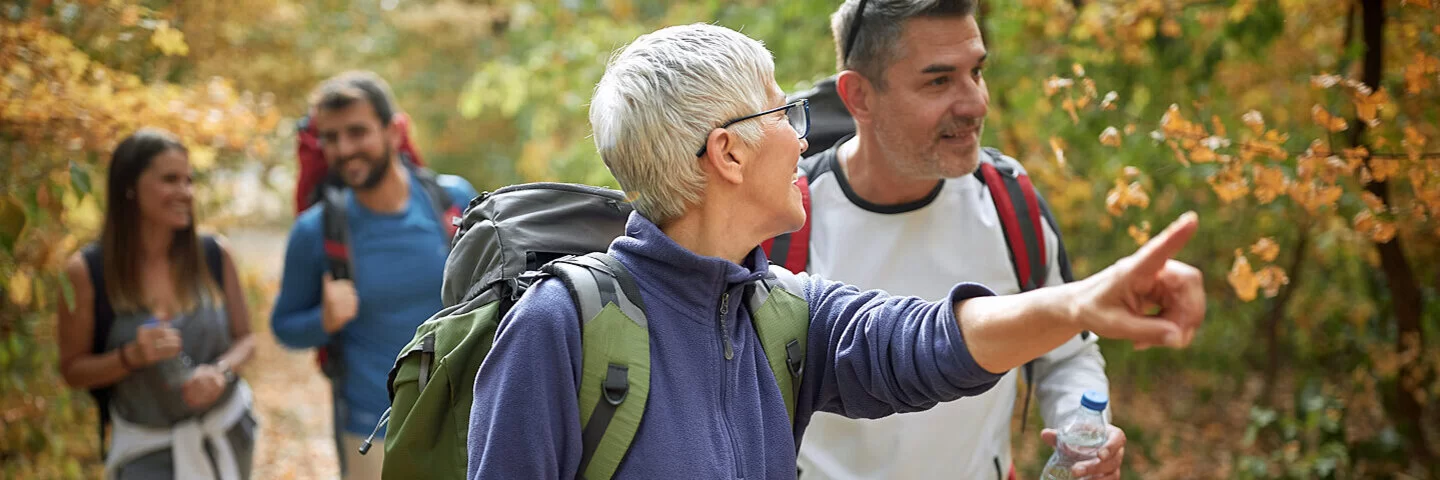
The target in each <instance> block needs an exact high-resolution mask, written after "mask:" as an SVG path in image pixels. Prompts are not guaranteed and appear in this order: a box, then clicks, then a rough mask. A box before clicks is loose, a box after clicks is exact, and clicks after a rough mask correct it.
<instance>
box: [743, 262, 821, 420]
mask: <svg viewBox="0 0 1440 480" xmlns="http://www.w3.org/2000/svg"><path fill="white" fill-rule="evenodd" d="M804 287H805V286H804V284H803V283H802V282H801V281H800V278H799V277H797V276H796V275H795V274H793V273H790V271H789V270H786V269H785V268H784V267H781V266H779V265H771V266H770V271H769V272H767V274H766V276H765V278H764V279H762V280H760V281H758V282H755V284H754V285H752V286H751V287H750V289H749V290H748V291H747V293H748V295H747V297H746V299H745V302H746V306H748V307H749V308H750V323H751V324H753V325H754V326H755V334H756V335H757V336H758V337H760V346H761V348H762V349H763V350H764V351H765V358H766V359H767V360H768V361H769V364H770V371H771V372H773V373H774V374H775V381H776V383H779V386H780V395H781V396H782V397H784V398H785V411H786V412H787V413H789V414H790V425H791V426H792V427H793V426H794V425H795V411H796V408H797V406H798V405H799V403H798V399H799V397H800V382H801V381H802V380H803V379H804V378H805V353H806V349H805V347H806V339H807V337H808V333H809V331H810V304H809V302H807V301H806V300H805V289H804Z"/></svg>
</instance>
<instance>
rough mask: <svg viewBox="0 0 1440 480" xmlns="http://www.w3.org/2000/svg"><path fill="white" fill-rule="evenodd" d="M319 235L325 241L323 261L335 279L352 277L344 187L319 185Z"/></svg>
mask: <svg viewBox="0 0 1440 480" xmlns="http://www.w3.org/2000/svg"><path fill="white" fill-rule="evenodd" d="M318 188H320V197H319V203H320V207H321V209H322V210H321V211H320V237H321V238H322V239H323V240H324V242H325V263H326V266H327V267H328V268H329V269H330V275H331V276H332V277H334V278H335V279H336V280H342V279H350V278H354V275H353V272H352V271H351V269H350V223H349V221H348V219H346V218H345V217H346V214H345V210H346V209H345V204H346V202H345V189H343V188H338V187H335V186H332V185H328V184H327V185H321V186H319V187H318Z"/></svg>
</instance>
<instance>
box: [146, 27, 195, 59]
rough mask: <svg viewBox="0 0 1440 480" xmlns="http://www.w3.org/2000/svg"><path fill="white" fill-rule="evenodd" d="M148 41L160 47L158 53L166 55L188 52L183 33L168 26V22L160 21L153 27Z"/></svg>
mask: <svg viewBox="0 0 1440 480" xmlns="http://www.w3.org/2000/svg"><path fill="white" fill-rule="evenodd" d="M150 43H151V44H152V45H155V48H159V49H160V53H163V54H165V55H166V56H177V55H179V56H183V55H189V54H190V45H187V44H186V43H185V33H184V32H181V31H180V30H177V29H174V28H170V22H166V21H161V22H160V24H159V25H157V26H156V27H155V32H154V33H151V34H150Z"/></svg>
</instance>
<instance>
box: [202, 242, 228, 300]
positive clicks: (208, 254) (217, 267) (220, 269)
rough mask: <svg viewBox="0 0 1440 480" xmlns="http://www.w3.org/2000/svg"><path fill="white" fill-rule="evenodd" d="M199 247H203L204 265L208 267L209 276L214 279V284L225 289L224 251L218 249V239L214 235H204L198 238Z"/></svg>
mask: <svg viewBox="0 0 1440 480" xmlns="http://www.w3.org/2000/svg"><path fill="white" fill-rule="evenodd" d="M200 242H201V243H200V245H201V248H204V249H205V267H206V268H208V269H210V278H211V279H212V280H215V286H217V287H220V290H221V291H222V292H223V291H224V290H225V252H224V251H223V250H221V249H220V241H219V240H216V239H215V237H213V236H210V235H206V236H204V237H202V238H201V239H200Z"/></svg>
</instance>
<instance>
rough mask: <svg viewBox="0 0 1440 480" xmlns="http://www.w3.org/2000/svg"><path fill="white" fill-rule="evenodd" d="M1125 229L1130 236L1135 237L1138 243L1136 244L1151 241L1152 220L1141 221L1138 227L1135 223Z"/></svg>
mask: <svg viewBox="0 0 1440 480" xmlns="http://www.w3.org/2000/svg"><path fill="white" fill-rule="evenodd" d="M1125 231H1126V233H1129V234H1130V238H1133V239H1135V244H1136V245H1144V244H1145V242H1148V241H1150V221H1149V220H1146V221H1144V222H1140V226H1139V228H1136V226H1135V225H1131V226H1130V227H1129V228H1126V229H1125Z"/></svg>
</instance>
